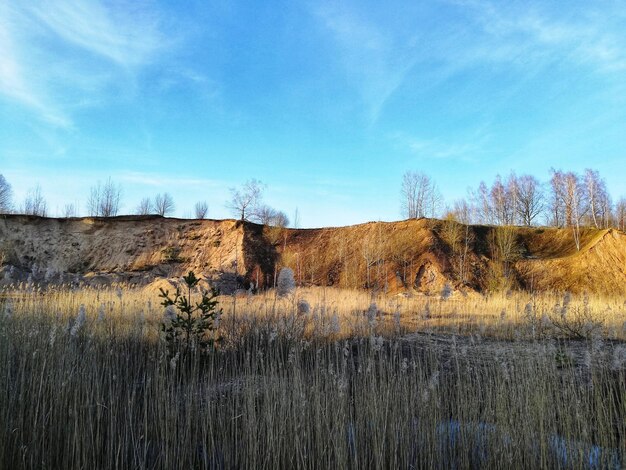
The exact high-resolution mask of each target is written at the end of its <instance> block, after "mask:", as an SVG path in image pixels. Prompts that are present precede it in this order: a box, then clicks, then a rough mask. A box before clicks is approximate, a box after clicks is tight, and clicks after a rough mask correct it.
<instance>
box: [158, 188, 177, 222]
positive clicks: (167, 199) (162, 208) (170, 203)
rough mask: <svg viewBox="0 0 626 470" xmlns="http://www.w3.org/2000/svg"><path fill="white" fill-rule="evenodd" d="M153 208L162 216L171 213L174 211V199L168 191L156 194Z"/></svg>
mask: <svg viewBox="0 0 626 470" xmlns="http://www.w3.org/2000/svg"><path fill="white" fill-rule="evenodd" d="M154 210H155V212H156V213H157V214H159V215H160V216H163V217H165V216H166V215H171V214H172V212H174V199H172V196H170V194H169V193H163V194H157V195H156V197H155V198H154Z"/></svg>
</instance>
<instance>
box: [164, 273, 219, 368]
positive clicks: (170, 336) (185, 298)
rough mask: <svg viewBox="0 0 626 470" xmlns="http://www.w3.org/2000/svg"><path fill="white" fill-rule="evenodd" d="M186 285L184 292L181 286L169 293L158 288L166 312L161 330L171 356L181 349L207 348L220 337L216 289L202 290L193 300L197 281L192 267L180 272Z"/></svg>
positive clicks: (206, 349) (185, 350) (202, 349)
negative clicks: (194, 300)
mask: <svg viewBox="0 0 626 470" xmlns="http://www.w3.org/2000/svg"><path fill="white" fill-rule="evenodd" d="M183 281H184V283H185V286H186V287H187V295H181V293H180V289H179V288H177V289H176V293H175V294H174V295H173V296H170V294H169V291H167V290H164V289H163V288H161V289H160V291H161V293H160V294H159V297H161V298H162V299H163V301H162V302H161V305H163V306H164V307H165V308H166V316H165V319H164V320H163V322H162V323H161V331H162V332H163V333H164V335H165V341H166V343H167V350H168V354H169V355H170V357H174V356H175V355H176V353H179V352H180V351H181V349H182V351H183V352H184V353H186V352H189V351H194V352H195V351H201V352H206V351H208V350H210V349H211V348H213V347H214V346H215V343H216V342H219V341H220V340H221V338H220V337H219V336H217V334H216V332H217V320H218V318H219V316H220V315H221V313H222V310H221V309H218V308H217V304H218V300H217V296H218V295H219V291H218V290H217V289H215V288H212V289H211V292H204V291H203V292H202V297H201V299H200V301H199V302H195V303H194V302H192V290H193V289H194V288H195V287H196V286H197V285H198V282H199V281H200V280H199V279H198V278H197V277H196V275H195V274H194V273H193V271H190V272H189V274H188V275H187V276H183Z"/></svg>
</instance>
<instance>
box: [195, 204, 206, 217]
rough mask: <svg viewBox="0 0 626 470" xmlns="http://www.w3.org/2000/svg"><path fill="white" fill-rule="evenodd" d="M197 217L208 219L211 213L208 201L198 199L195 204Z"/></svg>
mask: <svg viewBox="0 0 626 470" xmlns="http://www.w3.org/2000/svg"><path fill="white" fill-rule="evenodd" d="M194 211H195V215H196V219H206V217H207V215H208V214H209V205H208V204H207V202H206V201H198V202H196V205H195V206H194Z"/></svg>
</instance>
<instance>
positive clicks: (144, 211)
mask: <svg viewBox="0 0 626 470" xmlns="http://www.w3.org/2000/svg"><path fill="white" fill-rule="evenodd" d="M151 213H152V201H151V200H150V198H149V197H144V198H143V199H142V200H141V201H139V205H138V206H137V210H136V211H135V214H137V215H149V214H151Z"/></svg>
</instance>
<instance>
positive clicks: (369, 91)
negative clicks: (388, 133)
mask: <svg viewBox="0 0 626 470" xmlns="http://www.w3.org/2000/svg"><path fill="white" fill-rule="evenodd" d="M314 14H315V16H316V17H317V18H318V19H319V20H320V21H321V24H322V26H323V27H324V28H325V30H326V31H328V32H330V33H331V35H332V37H333V39H334V40H335V41H336V44H337V47H338V49H339V54H338V55H337V57H338V60H339V61H341V65H342V66H343V67H345V69H346V73H347V74H348V75H349V77H348V79H349V80H350V81H351V82H352V83H354V84H356V88H357V90H358V93H359V94H360V96H361V99H362V100H363V102H364V105H365V107H366V108H367V115H368V119H369V120H370V122H372V123H373V122H375V121H376V120H377V119H378V117H379V114H380V112H381V110H382V109H383V106H384V105H385V102H386V101H387V100H388V99H389V97H390V96H391V95H393V93H394V92H395V91H396V90H397V89H398V87H399V86H401V85H402V82H403V81H404V78H405V76H406V74H407V72H408V71H409V70H410V69H411V68H412V66H413V65H414V59H413V58H412V57H413V54H412V53H411V52H410V51H411V49H412V45H410V44H409V45H408V51H407V44H406V43H403V42H402V41H399V40H398V38H396V37H394V35H393V34H390V31H389V30H387V29H385V28H384V27H381V26H379V25H378V24H376V22H374V21H371V20H369V19H367V18H364V17H361V16H359V15H357V14H356V13H355V12H354V11H353V10H352V9H350V8H349V6H348V5H347V4H338V3H322V4H317V5H316V7H315V8H314Z"/></svg>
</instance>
